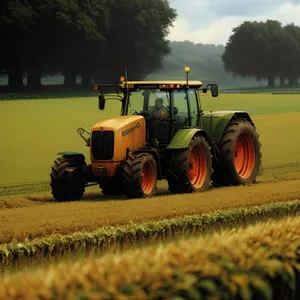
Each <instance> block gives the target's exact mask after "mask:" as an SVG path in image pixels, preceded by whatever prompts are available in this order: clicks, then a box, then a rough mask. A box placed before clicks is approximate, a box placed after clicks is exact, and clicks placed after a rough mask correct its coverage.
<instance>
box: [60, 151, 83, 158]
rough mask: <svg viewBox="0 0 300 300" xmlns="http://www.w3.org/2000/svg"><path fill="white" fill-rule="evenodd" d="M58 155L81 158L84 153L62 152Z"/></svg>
mask: <svg viewBox="0 0 300 300" xmlns="http://www.w3.org/2000/svg"><path fill="white" fill-rule="evenodd" d="M57 154H58V155H63V156H74V155H79V156H81V155H82V156H83V157H84V155H83V153H81V152H76V151H62V152H58V153H57Z"/></svg>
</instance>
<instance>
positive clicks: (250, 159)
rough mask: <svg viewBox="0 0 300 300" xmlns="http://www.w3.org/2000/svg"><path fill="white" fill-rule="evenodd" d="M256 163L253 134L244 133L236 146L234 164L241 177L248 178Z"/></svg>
mask: <svg viewBox="0 0 300 300" xmlns="http://www.w3.org/2000/svg"><path fill="white" fill-rule="evenodd" d="M254 164H255V148H254V143H253V139H252V136H251V135H250V134H249V133H242V134H241V135H240V136H239V137H238V140H237V142H236V144H235V148H234V165H235V169H236V171H237V173H238V174H239V175H240V177H241V178H243V179H247V178H249V177H250V176H251V174H252V172H253V169H254Z"/></svg>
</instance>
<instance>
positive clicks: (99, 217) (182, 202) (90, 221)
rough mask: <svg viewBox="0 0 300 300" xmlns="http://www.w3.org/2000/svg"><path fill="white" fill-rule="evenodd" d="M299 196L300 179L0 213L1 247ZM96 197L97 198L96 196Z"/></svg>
mask: <svg viewBox="0 0 300 300" xmlns="http://www.w3.org/2000/svg"><path fill="white" fill-rule="evenodd" d="M299 198H300V180H292V181H282V182H274V183H261V184H256V185H252V186H240V187H228V188H220V189H215V190H211V191H208V192H205V193H196V194H183V195H170V196H164V197H155V198H152V199H133V200H115V201H113V200H112V201H105V202H99V201H97V200H95V197H93V195H91V199H94V201H85V202H80V201H77V202H70V203H57V204H49V205H40V206H34V207H25V208H16V209H8V210H1V211H0V243H1V244H2V243H10V242H12V241H16V242H19V241H20V242H22V241H25V239H26V238H27V239H29V240H30V239H33V238H37V237H43V236H47V235H51V234H53V233H60V234H70V233H73V232H76V231H93V230H95V229H97V228H100V227H103V226H119V225H127V224H129V223H130V222H131V221H132V222H134V223H142V222H145V221H158V220H163V219H172V218H177V217H183V216H185V215H194V214H202V213H209V212H214V211H216V210H225V209H231V208H239V207H251V206H255V205H262V204H267V203H272V202H286V201H291V200H298V199H299ZM96 199H97V197H96Z"/></svg>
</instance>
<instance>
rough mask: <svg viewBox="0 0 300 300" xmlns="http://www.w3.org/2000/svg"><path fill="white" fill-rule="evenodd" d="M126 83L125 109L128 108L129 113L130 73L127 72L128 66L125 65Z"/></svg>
mask: <svg viewBox="0 0 300 300" xmlns="http://www.w3.org/2000/svg"><path fill="white" fill-rule="evenodd" d="M125 84H126V90H127V93H126V100H125V103H126V104H125V107H126V108H125V109H126V114H127V113H128V99H129V86H128V73H127V66H126V65H125Z"/></svg>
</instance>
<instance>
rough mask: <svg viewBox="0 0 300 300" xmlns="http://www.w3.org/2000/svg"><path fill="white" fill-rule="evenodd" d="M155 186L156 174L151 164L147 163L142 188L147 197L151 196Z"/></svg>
mask: <svg viewBox="0 0 300 300" xmlns="http://www.w3.org/2000/svg"><path fill="white" fill-rule="evenodd" d="M154 185H155V173H154V169H153V166H152V164H151V163H150V162H146V163H145V164H144V166H143V169H142V180H141V188H142V190H143V192H144V193H145V194H147V195H149V194H151V192H152V190H153V188H154Z"/></svg>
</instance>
